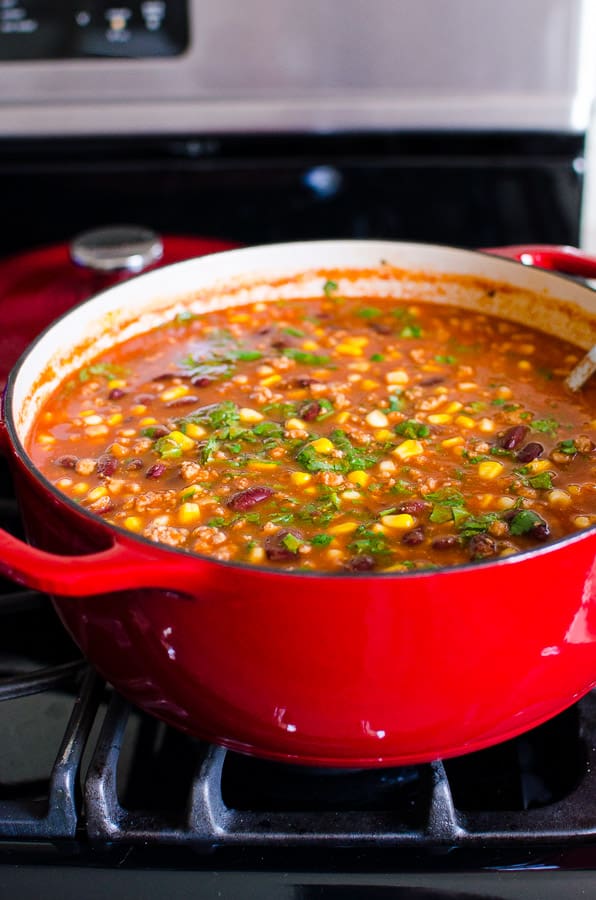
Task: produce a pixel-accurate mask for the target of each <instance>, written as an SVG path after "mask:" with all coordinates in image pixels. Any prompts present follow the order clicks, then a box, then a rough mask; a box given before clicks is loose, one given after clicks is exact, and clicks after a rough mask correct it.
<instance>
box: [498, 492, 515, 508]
mask: <svg viewBox="0 0 596 900" xmlns="http://www.w3.org/2000/svg"><path fill="white" fill-rule="evenodd" d="M516 503H517V500H516V499H515V497H508V496H507V495H505V496H504V497H499V499H498V500H497V502H496V504H495V505H496V507H497V509H513V507H514V506H515V504H516Z"/></svg>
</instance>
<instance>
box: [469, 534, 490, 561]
mask: <svg viewBox="0 0 596 900" xmlns="http://www.w3.org/2000/svg"><path fill="white" fill-rule="evenodd" d="M468 551H469V553H470V559H486V558H487V557H489V556H495V555H496V553H497V542H496V541H495V539H494V538H492V537H491V536H490V535H489V534H473V535H472V537H471V538H470V540H469V542H468Z"/></svg>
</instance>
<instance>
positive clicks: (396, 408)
mask: <svg viewBox="0 0 596 900" xmlns="http://www.w3.org/2000/svg"><path fill="white" fill-rule="evenodd" d="M404 406H405V403H404V400H403V399H402V398H401V397H400V396H399V394H390V395H389V412H401V411H402V409H403V408H404Z"/></svg>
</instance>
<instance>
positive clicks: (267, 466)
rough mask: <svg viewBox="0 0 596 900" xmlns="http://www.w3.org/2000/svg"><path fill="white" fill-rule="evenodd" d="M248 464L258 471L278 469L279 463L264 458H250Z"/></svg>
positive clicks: (250, 467)
mask: <svg viewBox="0 0 596 900" xmlns="http://www.w3.org/2000/svg"><path fill="white" fill-rule="evenodd" d="M246 466H247V468H249V469H255V470H256V471H258V472H272V471H273V470H274V469H277V463H274V462H267V461H266V460H264V459H249V460H248V462H247V463H246Z"/></svg>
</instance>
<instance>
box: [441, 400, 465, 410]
mask: <svg viewBox="0 0 596 900" xmlns="http://www.w3.org/2000/svg"><path fill="white" fill-rule="evenodd" d="M462 407H463V403H460V402H459V400H452V401H451V403H448V404H447V406H446V407H445V412H447V413H456V412H459V411H460V409H461V408H462Z"/></svg>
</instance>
